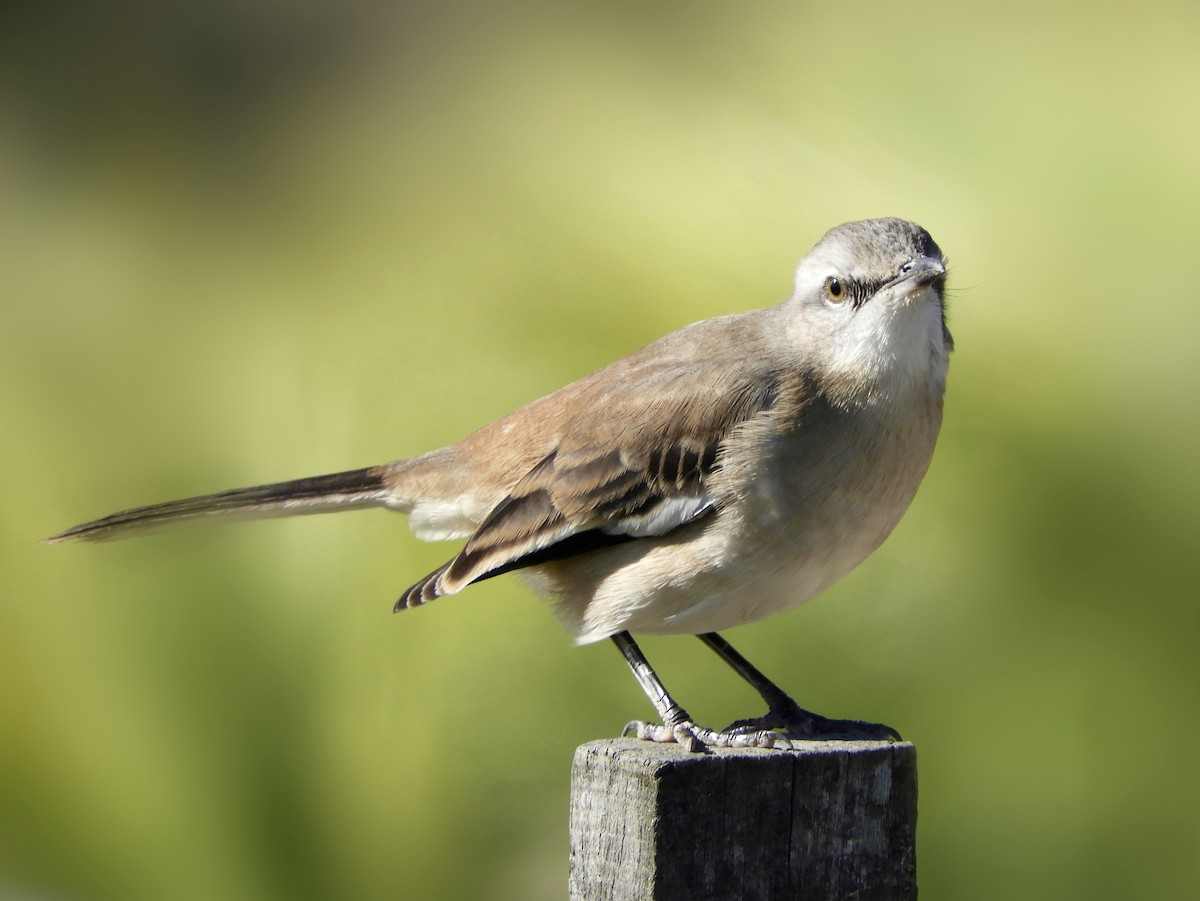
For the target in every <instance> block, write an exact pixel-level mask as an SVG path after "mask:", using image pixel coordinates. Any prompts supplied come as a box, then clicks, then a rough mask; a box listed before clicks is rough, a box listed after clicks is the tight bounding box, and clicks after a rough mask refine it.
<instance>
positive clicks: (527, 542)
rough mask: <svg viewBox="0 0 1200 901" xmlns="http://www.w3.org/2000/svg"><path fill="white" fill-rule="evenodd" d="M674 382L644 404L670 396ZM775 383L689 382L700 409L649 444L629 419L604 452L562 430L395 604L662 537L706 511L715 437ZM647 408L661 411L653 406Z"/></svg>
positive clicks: (716, 462)
mask: <svg viewBox="0 0 1200 901" xmlns="http://www.w3.org/2000/svg"><path fill="white" fill-rule="evenodd" d="M672 387H675V386H673V385H671V384H668V385H667V386H666V390H664V392H663V394H665V395H666V396H665V397H659V398H656V399H651V401H649V402H648V403H651V404H652V403H653V402H654V400H658V401H659V402H661V403H670V402H671V401H672V400H673V399H674V398H672V397H671V396H670V395H671V391H670V389H671V388H672ZM777 387H778V383H777V381H776V380H775V379H773V378H760V379H756V380H753V381H750V380H747V381H745V382H742V383H740V384H737V385H734V386H729V387H727V389H726V390H724V391H718V392H714V394H715V396H714V395H708V396H703V395H701V396H700V397H699V398H698V397H697V391H696V389H695V385H691V386H686V394H685V398H686V400H688V401H690V403H691V406H692V407H694V406H696V404H697V403H699V402H701V401H703V402H704V406H705V409H702V410H701V409H691V408H684V409H682V411H681V414H680V415H678V416H674V417H669V418H668V420H667V421H668V422H669V423H671V424H672V426H673V428H672V429H669V430H668V431H667V433H666V434H663V435H661V436H660V440H659V441H658V442H654V443H652V442H647V441H645V440H644V439H642V438H641V435H640V434H639V431H638V429H639V427H640V426H642V423H641V422H638V421H636V420H634V421H632V422H630V423H628V424H627V425H626V432H627V434H623V433H621V432H620V431H618V436H623V437H625V438H626V439H627V440H625V441H624V442H622V443H621V444H620V445H618V446H616V447H614V446H613V445H612V443H608V444H607V449H604V442H602V441H595V442H594V443H593V442H588V441H587V440H586V437H587V436H586V435H574V434H570V433H568V435H567V436H566V437H565V438H564V440H562V441H561V442H560V443H559V446H558V447H557V448H556V449H555V450H553V451H552V452H551V453H549V454H548V455H547V456H546V457H544V458H543V459H542V460H541V462H540V463H538V464H537V465H536V466H534V467H533V468H532V469H531V470H530V471H529V472H528V473H527V474H526V475H525V476H524V477H523V478H521V479H520V480H519V481H518V482H517V483H516V485H515V486H514V487H513V489H512V491H511V492H510V493H509V495H508V496H507V497H506V498H505V499H504V500H503V501H501V502H500V503H499V504H498V505H497V506H496V507H495V508H494V509H493V510H492V512H491V513H490V514H489V515H488V516H487V517H486V518H485V519H484V521H483V522H482V523H481V524H480V526H479V528H478V529H477V530H476V531H475V533H474V534H473V535H472V536H471V538H470V540H468V542H467V544H466V546H465V547H464V548H463V549H462V551H461V552H460V553H459V554H458V556H456V557H455V558H454V559H453V560H451V561H449V562H448V563H447V564H446V565H444V566H442V567H440V568H439V569H438V570H436V571H435V572H433V573H431V574H430V575H428V576H426V577H425V578H424V579H422V580H421V581H420V582H418V583H417V584H416V585H414V586H413V587H412V588H410V589H409V590H408V591H407V592H405V594H404V596H403V597H402V598H401V599H400V600H399V601H398V602H397V604H396V607H397V609H402V608H404V607H412V606H417V605H419V604H423V603H427V602H428V601H431V600H433V599H434V598H437V597H439V596H441V595H443V594H453V593H454V592H457V591H459V590H461V589H462V588H463V587H465V586H466V585H468V584H470V583H472V582H477V581H479V580H481V579H486V578H490V577H492V576H495V575H499V574H500V573H503V572H510V571H512V570H514V569H520V568H523V567H526V566H535V565H537V564H539V563H545V562H548V561H550V560H558V559H563V558H565V557H569V556H574V555H576V554H581V553H588V552H590V551H594V550H596V549H598V548H601V547H606V546H610V545H612V544H614V543H620V542H625V541H630V540H636V539H639V538H651V537H658V536H662V535H665V534H668V533H669V532H671V531H673V530H674V529H677V528H680V527H681V526H684V525H686V524H688V523H691V522H695V521H696V520H697V519H699V518H701V517H703V516H705V515H707V514H709V513H710V512H711V511H712V510H713V509H714V507H715V501H714V499H713V498H712V496H711V495H710V493H709V492H708V490H707V486H708V483H709V481H710V479H711V476H712V475H713V473H714V472H716V471H717V470H719V468H720V455H721V447H722V444H723V442H724V441H725V440H726V439H727V438H728V436H729V434H730V431H731V430H732V429H733V428H734V427H735V426H737V425H738V424H740V423H742V422H745V421H747V420H749V419H752V418H754V417H756V416H759V415H762V414H764V413H766V412H768V411H770V410H771V408H772V406H773V405H774V403H775V400H776V397H777V393H778V392H777ZM680 393H683V391H682V389H681V392H680ZM649 412H651V413H656V414H658V415H659V416H661V410H656V411H649ZM659 421H660V422H661V421H662V420H661V419H659ZM672 431H673V432H674V433H672ZM597 445H599V446H597ZM639 445H640V446H641V450H636V449H635V448H638V446H639Z"/></svg>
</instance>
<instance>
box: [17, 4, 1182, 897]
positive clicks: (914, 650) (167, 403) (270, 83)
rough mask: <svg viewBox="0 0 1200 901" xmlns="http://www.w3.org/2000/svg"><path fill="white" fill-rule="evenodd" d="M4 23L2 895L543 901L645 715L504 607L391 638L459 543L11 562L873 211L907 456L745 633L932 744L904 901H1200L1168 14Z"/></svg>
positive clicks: (748, 266)
mask: <svg viewBox="0 0 1200 901" xmlns="http://www.w3.org/2000/svg"><path fill="white" fill-rule="evenodd" d="M0 16H2V19H0V51H2V52H0V210H2V211H3V212H2V213H0V247H2V248H3V249H2V250H0V260H2V263H0V297H2V298H3V321H2V326H0V417H2V421H3V423H4V433H5V440H4V441H3V442H2V443H0V454H2V457H0V462H2V464H3V465H2V471H3V473H4V483H3V488H2V490H3V497H4V504H3V514H2V517H0V528H2V530H3V531H2V534H0V579H2V580H3V581H2V582H0V586H2V587H0V592H2V598H0V896H3V897H21V898H46V899H81V901H83V899H86V901H99V899H122V901H128V899H181V901H186V899H210V898H216V897H221V898H254V899H273V898H287V899H309V898H311V899H326V898H355V899H372V898H422V897H440V898H495V899H500V898H522V899H524V898H553V897H561V896H562V894H563V889H564V884H565V879H566V806H567V789H568V781H567V780H568V768H569V761H570V756H571V752H572V749H573V748H574V746H575V745H577V744H579V743H582V742H584V741H586V740H590V739H593V738H598V737H603V736H609V735H613V734H615V732H616V731H617V730H618V729H619V728H620V727H621V725H623V724H624V723H625V721H626V720H628V719H631V718H633V717H635V716H644V715H646V714H647V713H648V709H647V707H646V704H645V701H644V699H643V698H642V696H641V694H640V692H639V691H638V689H637V687H636V685H635V684H634V682H633V680H632V679H631V678H629V676H628V675H627V673H626V672H625V671H624V664H623V663H622V662H621V661H620V659H619V657H618V655H617V654H616V653H615V651H613V650H612V649H611V648H609V647H606V646H605V645H603V644H601V645H598V646H594V647H586V648H581V649H574V648H571V647H570V646H569V642H568V641H567V640H566V639H565V638H564V637H563V636H562V635H561V633H559V631H558V630H557V627H556V626H555V624H554V622H553V618H552V617H551V616H549V615H548V614H547V612H546V611H545V610H544V609H543V608H542V606H541V604H540V603H539V602H538V601H536V600H535V599H534V598H532V596H531V595H530V594H529V593H528V592H527V591H526V590H525V589H524V588H523V586H522V585H521V584H520V583H519V582H518V581H517V580H515V579H499V580H496V581H494V582H488V583H486V584H483V585H479V586H476V587H473V588H472V589H471V590H470V591H468V592H466V593H464V594H463V595H462V596H460V597H455V598H448V599H446V600H444V601H442V602H439V603H438V604H435V605H433V606H431V607H429V608H427V609H422V610H420V611H416V612H414V613H410V614H405V615H404V616H403V617H399V618H396V617H393V616H391V615H390V613H389V608H390V604H391V600H392V598H394V597H395V596H396V594H397V593H398V592H399V591H400V590H402V589H403V588H404V587H405V586H406V585H408V584H410V582H411V581H413V580H415V579H416V578H418V577H419V576H421V575H423V574H424V573H425V572H427V571H428V570H429V569H431V568H432V567H434V566H435V565H437V564H438V563H439V562H441V561H442V560H443V559H444V558H445V556H446V555H447V554H448V553H450V551H449V550H448V549H447V548H445V547H430V546H425V545H420V544H419V543H417V542H415V541H413V540H412V539H411V537H410V536H408V535H407V534H406V531H405V527H404V524H403V520H402V519H401V518H399V517H395V516H389V515H387V514H384V513H362V514H355V515H346V516H340V517H323V518H316V519H312V518H309V519H303V520H296V521H286V522H274V523H267V524H258V525H254V526H231V527H229V528H228V529H219V530H217V529H214V530H197V531H194V532H186V533H180V534H175V535H170V536H164V537H159V538H154V539H147V540H145V541H138V542H129V543H120V544H116V545H111V546H100V547H94V546H86V547H84V546H80V547H46V546H40V545H39V544H38V543H37V540H38V539H39V538H41V537H42V536H44V535H47V534H49V533H51V532H53V531H56V530H58V529H60V528H62V527H65V526H66V525H69V524H71V523H73V522H77V521H79V520H81V519H86V518H90V517H93V516H96V515H100V514H103V513H106V512H109V511H111V510H113V509H117V508H120V507H125V506H129V505H133V504H138V503H149V502H153V501H156V500H162V499H166V498H169V497H177V496H183V495H186V494H190V493H199V492H204V491H210V490H215V489H219V488H223V487H228V486H232V485H236V484H249V483H253V482H257V481H268V480H275V479H282V478H288V477H292V476H299V475H308V474H312V473H317V472H325V471H333V470H339V469H345V468H349V467H353V466H359V465H365V464H369V463H376V462H381V461H383V460H387V459H392V458H395V457H400V456H405V455H409V454H412V453H416V452H419V451H423V450H427V449H430V448H432V447H436V446H440V445H442V444H446V443H449V442H450V441H453V440H455V439H457V438H458V437H460V436H461V435H463V434H465V433H466V432H467V431H469V430H470V429H472V428H474V427H477V426H479V425H482V424H484V423H485V422H488V421H490V420H491V419H493V418H495V417H497V416H499V415H501V414H503V413H505V412H507V411H508V410H510V409H512V408H513V407H515V406H517V405H519V404H521V403H523V402H525V401H528V400H530V399H532V398H534V397H536V396H538V395H540V394H542V393H544V392H546V391H548V390H550V389H553V388H555V387H558V386H559V385H560V384H563V383H565V382H566V381H568V380H570V379H572V378H574V377H577V376H579V375H582V374H584V373H586V372H588V371H590V370H592V369H594V368H595V367H597V366H599V365H601V364H603V363H605V362H607V361H609V360H611V359H613V358H615V357H617V356H619V355H621V354H624V353H627V352H629V351H631V350H633V349H634V348H636V347H638V346H640V345H641V344H643V343H645V342H647V341H649V340H651V339H653V338H655V337H657V336H658V335H660V334H662V333H664V332H665V331H668V330H670V329H672V328H675V327H678V326H680V325H683V324H684V323H686V322H688V321H691V320H695V319H699V318H703V317H706V316H711V315H715V314H718V313H722V312H727V311H732V310H738V309H747V308H751V307H756V306H765V305H768V304H771V303H774V302H776V301H778V300H780V299H782V298H783V297H784V296H785V295H786V294H787V292H788V289H789V285H790V271H789V270H790V268H791V267H792V266H793V265H794V263H795V261H796V259H797V258H798V257H799V256H800V255H801V254H802V253H803V252H804V251H805V250H807V248H808V247H809V246H810V245H811V243H812V242H814V241H815V240H816V239H817V238H818V237H819V236H820V235H821V233H822V232H823V231H824V230H825V229H826V228H828V227H830V226H832V225H834V224H836V223H837V222H841V221H844V220H848V219H854V218H861V217H864V216H872V215H901V216H905V217H908V218H912V219H915V220H917V221H919V222H921V223H922V224H923V225H925V226H926V227H927V228H928V229H929V230H930V231H931V232H932V233H933V234H934V236H935V237H936V238H937V240H938V241H939V242H940V243H941V245H942V246H943V248H945V249H946V250H947V251H948V253H949V254H950V256H951V260H952V266H953V268H952V283H951V284H952V299H953V309H952V314H953V321H952V327H953V330H954V333H955V336H956V338H957V341H958V352H957V354H956V355H955V357H954V360H953V366H952V372H951V387H950V393H949V397H948V408H947V419H946V426H945V429H944V432H943V437H942V442H941V445H940V448H939V451H938V455H937V458H936V460H935V462H934V466H933V469H932V471H931V473H930V475H929V478H928V479H927V482H926V485H925V487H924V488H923V490H922V492H921V494H920V496H919V497H918V500H917V502H916V504H915V505H914V508H913V510H912V511H911V513H910V515H909V516H908V518H907V519H906V521H905V523H904V524H903V525H902V526H901V527H900V529H899V530H898V531H897V533H896V535H895V536H894V537H893V538H892V539H891V540H890V541H889V542H888V543H887V544H886V545H885V546H884V548H883V549H881V550H880V551H879V552H878V553H877V554H876V556H875V557H874V558H873V559H872V560H871V561H870V562H869V563H868V564H866V565H864V566H863V567H862V568H861V569H860V570H859V571H858V572H857V573H855V574H854V575H852V576H851V577H849V578H847V579H846V580H845V581H844V582H843V583H842V584H841V585H839V586H837V587H836V588H835V589H834V590H832V591H830V592H829V593H828V594H827V595H826V596H825V597H824V598H822V599H820V600H818V601H815V602H813V603H812V604H810V605H807V606H806V607H804V608H802V609H799V610H796V611H793V612H792V613H789V614H787V615H786V616H784V617H781V618H780V619H778V620H776V621H774V622H773V623H772V624H771V625H770V626H763V625H759V626H751V627H747V628H746V629H743V630H738V631H737V632H735V633H734V634H732V636H731V638H732V639H733V641H734V642H735V643H736V644H737V645H738V647H739V648H741V649H742V650H744V651H745V652H746V653H747V655H748V656H750V657H751V658H752V659H753V660H755V661H756V662H757V663H758V664H759V665H760V666H761V667H762V668H763V669H764V670H765V671H766V672H768V673H770V674H773V675H775V676H777V677H778V678H779V679H780V680H781V681H782V682H783V683H784V684H785V685H788V686H791V687H792V688H793V689H794V691H795V693H796V695H797V696H798V698H799V699H800V700H801V702H803V703H805V704H806V705H807V706H812V707H814V708H816V709H819V710H822V711H824V712H827V713H830V714H831V715H840V716H857V717H863V718H875V719H880V720H884V721H886V722H889V723H892V724H894V725H896V726H897V727H899V728H900V729H901V731H903V732H904V733H905V735H906V736H908V737H911V738H912V739H913V740H915V741H916V743H917V745H918V747H919V750H920V754H921V822H920V849H919V860H920V879H921V886H922V897H923V898H928V899H939V898H946V899H957V898H972V899H1011V898H1023V899H1042V898H1044V899H1065V898H1079V899H1084V898H1086V899H1105V898H1113V899H1117V898H1119V899H1130V898H1156V897H1161V898H1181V897H1195V896H1196V895H1197V894H1200V867H1198V866H1197V863H1196V860H1197V856H1196V850H1197V847H1198V845H1200V828H1198V827H1197V825H1196V816H1195V810H1196V806H1197V803H1198V802H1200V792H1198V790H1197V789H1198V786H1197V784H1196V783H1197V776H1196V770H1195V767H1194V766H1193V765H1192V753H1193V749H1194V748H1195V747H1196V743H1197V740H1198V739H1200V734H1198V732H1200V727H1198V722H1200V720H1198V718H1197V717H1196V716H1195V713H1196V700H1195V698H1196V694H1195V692H1196V684H1197V676H1198V674H1200V663H1198V662H1197V655H1196V651H1195V645H1196V637H1197V635H1198V634H1200V633H1198V626H1200V622H1198V620H1200V605H1198V604H1197V603H1196V599H1197V597H1200V592H1198V591H1197V588H1198V586H1197V584H1196V583H1197V579H1196V576H1195V565H1194V561H1193V560H1192V554H1193V553H1194V547H1193V546H1194V543H1195V539H1196V536H1197V534H1200V529H1198V528H1197V527H1198V525H1200V524H1198V523H1197V515H1198V514H1197V510H1198V509H1200V474H1198V471H1197V466H1196V459H1197V440H1196V439H1197V433H1198V431H1200V430H1198V429H1197V424H1198V423H1197V420H1198V418H1200V416H1198V413H1197V410H1198V407H1200V405H1198V404H1197V402H1196V389H1197V387H1198V382H1200V379H1198V376H1200V353H1197V348H1196V341H1197V339H1196V335H1197V334H1198V333H1200V304H1197V300H1196V290H1195V288H1194V287H1193V284H1192V283H1193V279H1194V276H1195V271H1194V270H1195V267H1194V265H1193V263H1192V262H1191V261H1192V260H1193V259H1194V254H1195V252H1196V250H1195V247H1196V243H1197V228H1196V225H1195V222H1196V209H1197V201H1198V200H1200V140H1198V139H1200V106H1198V105H1197V103H1196V101H1195V96H1196V92H1197V90H1198V89H1200V55H1197V53H1196V47H1197V39H1198V38H1200V28H1198V26H1200V13H1198V12H1197V8H1196V6H1195V5H1194V4H1188V3H1184V2H1174V3H1172V2H1155V0H1151V2H1150V3H1147V4H1141V5H1138V6H1136V7H1134V6H1129V5H1116V4H1103V3H1101V4H1093V5H1092V6H1089V7H1079V6H1069V7H1059V6H1055V5H1053V4H1043V3H1029V2H1020V0H1018V2H1017V3H1009V4H1004V5H1002V6H993V7H979V6H971V5H964V4H955V3H947V2H941V0H934V3H933V5H931V6H923V7H921V8H920V9H919V10H918V9H915V8H913V7H911V6H904V5H897V4H887V3H883V2H878V0H876V2H865V3H851V4H842V5H836V4H826V5H823V6H819V7H818V6H816V5H812V4H799V3H783V2H766V3H760V4H752V5H745V4H683V3H678V2H666V3H659V4H655V5H653V6H651V7H649V8H647V7H645V6H643V5H638V4H622V3H616V4H614V3H582V4H573V5H571V6H570V7H569V8H567V9H562V8H558V9H555V10H546V9H536V10H535V9H534V8H532V7H527V6H518V5H514V4H493V5H485V4H470V3H466V2H462V0H459V2H448V3H441V4H436V5H435V4H428V5H415V4H408V5H403V4H401V5H392V6H387V7H384V6H383V5H379V6H377V5H375V4H367V3H365V2H362V0H358V2H349V3H342V4H333V3H318V2H315V0H309V2H302V3H297V4H278V3H269V2H265V0H243V2H233V0H223V2H216V3H208V4H201V3H190V2H186V0H175V2H161V3H151V4H141V3H133V2H128V0H124V2H121V0H118V2H113V3H108V4H102V5H95V6H87V5H85V4H71V5H54V4H51V5H38V4H24V5H21V6H20V7H19V8H18V7H17V6H12V7H8V8H6V9H5V11H4V12H3V13H0ZM646 648H647V652H648V654H649V655H650V656H651V659H652V660H654V661H656V662H657V663H658V664H659V665H660V668H661V671H662V672H663V674H664V677H665V678H666V679H667V681H668V684H671V685H672V686H673V687H674V689H675V690H676V692H677V693H678V695H679V697H680V698H681V699H682V700H683V701H684V703H686V704H687V706H688V707H689V708H691V709H692V711H693V712H694V713H696V714H697V715H700V716H701V717H702V718H704V719H706V720H710V721H713V722H718V721H725V720H728V719H732V718H734V717H736V716H744V715H747V714H749V713H750V712H752V710H753V709H754V708H755V703H754V699H753V698H751V697H749V696H748V695H747V692H746V691H745V690H744V689H743V688H742V687H741V686H739V685H737V684H735V680H733V679H732V677H731V676H729V675H728V674H727V673H725V672H723V671H722V669H721V665H720V664H719V662H717V661H715V660H713V659H710V658H711V657H712V655H710V654H708V653H707V652H705V651H704V650H703V649H702V648H701V647H700V646H699V645H698V644H697V643H696V642H693V641H688V640H685V639H683V638H674V639H661V640H655V641H648V642H647V643H646Z"/></svg>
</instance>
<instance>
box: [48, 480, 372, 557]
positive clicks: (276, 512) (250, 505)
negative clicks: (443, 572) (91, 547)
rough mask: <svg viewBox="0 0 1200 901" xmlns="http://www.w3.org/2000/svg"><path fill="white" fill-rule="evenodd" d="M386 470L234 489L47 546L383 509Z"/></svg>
mask: <svg viewBox="0 0 1200 901" xmlns="http://www.w3.org/2000/svg"><path fill="white" fill-rule="evenodd" d="M384 470H385V467H380V466H374V467H370V468H368V469H355V470H351V471H349V472H339V473H334V474H332V475H326V476H313V477H312V478H307V479H296V480H294V481H291V482H275V483H273V484H270V485H255V486H253V487H251V488H234V489H233V490H232V491H221V492H219V493H217V494H205V495H202V496H200V497H190V498H185V499H184V500H179V501H168V502H167V503H165V504H152V505H150V506H148V507H135V508H134V509H132V510H122V511H120V512H119V513H113V514H111V515H109V516H105V517H103V518H102V519H97V520H93V521H92V522H85V523H82V524H81V525H78V526H72V527H71V528H69V529H67V530H66V531H64V532H59V533H58V534H57V535H52V536H51V537H49V538H47V539H46V541H48V542H50V543H52V544H53V543H57V542H60V541H70V540H73V539H74V540H80V541H106V540H108V539H112V538H125V537H127V536H130V535H133V534H136V533H139V532H145V531H153V530H158V529H164V528H168V527H170V526H172V525H175V524H177V523H181V522H185V521H187V520H190V519H196V518H199V517H206V516H222V515H231V514H241V515H243V516H245V517H248V518H266V517H271V516H292V515H295V514H301V513H322V512H326V511H329V510H346V509H349V508H352V507H372V506H381V505H383V504H384V503H385V502H386V500H387V496H388V495H387V489H386V486H385V484H384Z"/></svg>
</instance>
